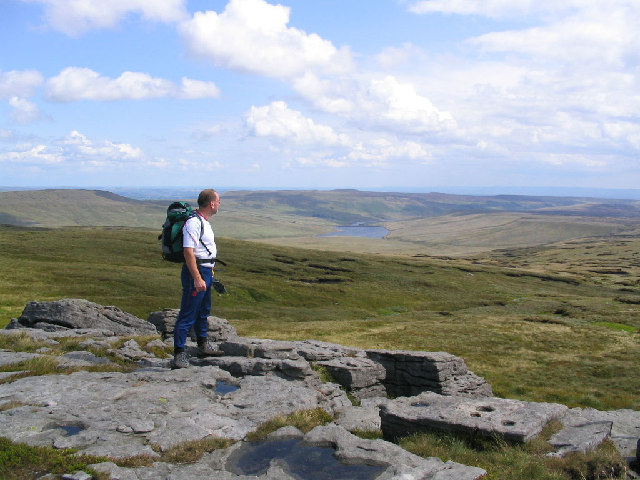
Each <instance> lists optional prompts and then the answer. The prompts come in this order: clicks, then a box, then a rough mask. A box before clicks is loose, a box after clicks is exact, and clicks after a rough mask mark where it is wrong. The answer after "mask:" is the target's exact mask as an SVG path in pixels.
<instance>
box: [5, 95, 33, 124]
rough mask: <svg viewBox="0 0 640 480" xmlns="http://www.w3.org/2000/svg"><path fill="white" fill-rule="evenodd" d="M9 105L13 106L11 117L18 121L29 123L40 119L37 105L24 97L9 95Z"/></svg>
mask: <svg viewBox="0 0 640 480" xmlns="http://www.w3.org/2000/svg"><path fill="white" fill-rule="evenodd" d="M9 105H10V106H11V107H13V111H12V112H11V114H10V115H11V118H12V119H13V120H14V121H16V122H18V123H31V122H35V121H36V120H39V119H40V109H39V108H38V106H37V105H36V104H35V103H33V102H30V101H29V100H26V99H24V98H18V97H11V98H10V99H9Z"/></svg>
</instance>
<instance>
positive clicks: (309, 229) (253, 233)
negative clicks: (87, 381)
mask: <svg viewBox="0 0 640 480" xmlns="http://www.w3.org/2000/svg"><path fill="white" fill-rule="evenodd" d="M181 200H188V201H191V202H193V203H194V204H195V201H193V199H181ZM169 203H170V201H168V200H144V201H140V200H133V199H131V198H128V197H124V196H120V195H116V194H114V193H111V192H106V191H100V190H64V189H53V190H31V191H13V192H12V191H7V192H0V223H3V224H8V225H17V226H30V227H45V228H55V227H62V226H130V227H142V228H153V229H159V228H160V226H161V225H162V223H163V221H164V216H165V211H166V210H165V209H166V207H167V205H168V204H169ZM356 222H361V223H368V224H377V225H384V226H385V227H386V228H387V229H388V230H389V234H388V235H387V236H386V237H385V238H384V239H369V238H358V237H319V236H318V235H321V234H325V233H329V232H331V231H332V230H333V228H334V227H335V226H336V225H348V224H353V223H356ZM214 224H215V230H216V233H218V235H222V236H225V237H230V238H237V239H245V240H256V241H262V242H266V243H272V244H278V245H289V246H305V247H310V248H317V249H324V250H337V251H341V250H347V251H360V252H369V253H389V254H430V255H461V254H469V253H476V252H480V251H487V250H493V249H497V248H513V247H526V246H535V245H544V244H549V243H553V242H561V241H567V240H572V239H576V238H589V237H608V236H611V235H621V234H625V235H636V234H638V233H639V232H640V202H639V201H637V200H603V199H593V198H582V197H541V196H514V195H496V196H467V195H448V194H441V193H391V192H362V191H358V190H332V191H317V190H313V191H298V190H289V191H235V192H225V193H224V194H223V195H222V207H221V209H220V213H219V214H218V215H216V217H215V218H214Z"/></svg>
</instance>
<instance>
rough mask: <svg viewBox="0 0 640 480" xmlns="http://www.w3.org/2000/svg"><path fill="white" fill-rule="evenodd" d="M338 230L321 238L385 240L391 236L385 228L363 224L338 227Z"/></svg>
mask: <svg viewBox="0 0 640 480" xmlns="http://www.w3.org/2000/svg"><path fill="white" fill-rule="evenodd" d="M336 228H337V230H336V231H335V232H331V233H325V234H324V235H318V236H319V237H366V238H384V237H385V236H386V235H388V234H389V230H387V229H386V228H384V227H378V226H373V225H364V224H362V223H354V224H353V225H338V226H336Z"/></svg>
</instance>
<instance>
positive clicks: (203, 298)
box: [173, 265, 213, 351]
mask: <svg viewBox="0 0 640 480" xmlns="http://www.w3.org/2000/svg"><path fill="white" fill-rule="evenodd" d="M200 275H202V279H203V280H204V282H205V284H206V285H207V289H206V290H204V291H202V292H196V289H195V286H194V284H193V277H192V276H191V273H189V269H188V268H187V266H186V265H183V266H182V273H181V275H180V278H181V280H182V301H181V303H180V313H179V314H178V318H177V319H176V324H175V327H174V328H173V347H174V350H175V349H178V351H180V350H181V349H184V346H185V343H186V341H187V335H188V334H189V330H191V327H192V326H193V327H194V330H195V331H196V336H197V337H198V338H204V337H206V336H207V329H208V324H207V317H208V316H209V313H210V312H211V279H212V278H213V270H212V269H211V268H208V267H200Z"/></svg>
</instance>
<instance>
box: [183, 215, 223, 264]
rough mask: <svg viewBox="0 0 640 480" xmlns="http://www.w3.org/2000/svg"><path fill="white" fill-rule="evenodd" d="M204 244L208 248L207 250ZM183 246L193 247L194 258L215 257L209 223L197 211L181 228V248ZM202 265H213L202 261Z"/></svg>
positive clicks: (213, 240) (214, 247) (216, 251)
mask: <svg viewBox="0 0 640 480" xmlns="http://www.w3.org/2000/svg"><path fill="white" fill-rule="evenodd" d="M203 225H204V229H203V228H202V226H203ZM200 232H202V238H200ZM203 244H204V245H203ZM205 245H206V246H207V248H208V249H209V251H208V252H207V248H205ZM184 247H188V248H193V253H194V254H195V256H196V258H200V259H202V258H215V257H216V255H217V254H218V249H217V248H216V239H215V235H214V234H213V229H212V228H211V224H210V223H209V222H208V221H207V220H205V219H204V218H203V217H202V216H201V215H199V214H198V213H196V215H195V216H193V217H191V218H190V219H188V220H187V221H186V222H185V224H184V227H183V228H182V248H184ZM202 266H204V267H213V266H214V265H213V263H203V264H202Z"/></svg>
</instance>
